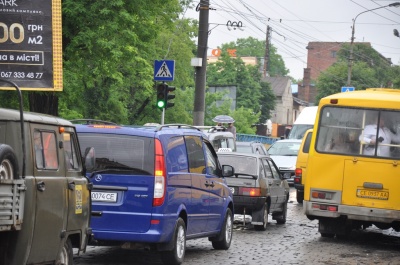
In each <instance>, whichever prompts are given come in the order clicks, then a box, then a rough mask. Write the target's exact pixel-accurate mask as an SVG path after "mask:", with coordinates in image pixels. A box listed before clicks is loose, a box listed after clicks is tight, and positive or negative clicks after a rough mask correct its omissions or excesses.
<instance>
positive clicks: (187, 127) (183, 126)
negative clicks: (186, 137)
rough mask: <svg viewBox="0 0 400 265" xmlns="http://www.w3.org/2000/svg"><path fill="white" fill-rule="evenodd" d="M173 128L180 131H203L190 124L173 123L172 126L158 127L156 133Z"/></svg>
mask: <svg viewBox="0 0 400 265" xmlns="http://www.w3.org/2000/svg"><path fill="white" fill-rule="evenodd" d="M171 127H177V128H178V129H194V130H197V131H201V130H200V129H199V128H196V127H195V126H192V125H188V124H181V123H171V124H163V125H158V126H157V127H156V130H155V131H156V132H158V131H161V130H162V129H163V128H171Z"/></svg>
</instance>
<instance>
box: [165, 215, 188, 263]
mask: <svg viewBox="0 0 400 265" xmlns="http://www.w3.org/2000/svg"><path fill="white" fill-rule="evenodd" d="M172 240H173V243H174V248H173V249H172V250H170V251H162V252H161V259H162V262H163V263H164V264H166V265H178V264H181V263H182V262H183V258H184V257H185V252H186V225H185V222H184V221H183V219H182V218H179V219H178V222H177V224H176V227H175V231H174V235H173V237H172Z"/></svg>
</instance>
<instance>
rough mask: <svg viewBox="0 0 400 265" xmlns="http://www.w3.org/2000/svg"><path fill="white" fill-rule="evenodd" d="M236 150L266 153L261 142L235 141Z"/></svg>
mask: <svg viewBox="0 0 400 265" xmlns="http://www.w3.org/2000/svg"><path fill="white" fill-rule="evenodd" d="M236 151H237V152H238V153H251V154H261V155H268V151H267V148H265V146H264V144H262V143H261V142H254V141H253V142H236Z"/></svg>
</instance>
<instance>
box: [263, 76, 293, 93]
mask: <svg viewBox="0 0 400 265" xmlns="http://www.w3.org/2000/svg"><path fill="white" fill-rule="evenodd" d="M262 81H264V82H269V83H270V84H271V88H272V90H273V91H274V94H275V96H282V95H283V94H284V93H285V90H286V88H287V87H288V86H289V87H290V86H291V80H290V77H287V76H275V77H270V76H267V77H264V78H262Z"/></svg>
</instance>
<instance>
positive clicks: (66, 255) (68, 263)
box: [57, 238, 74, 265]
mask: <svg viewBox="0 0 400 265" xmlns="http://www.w3.org/2000/svg"><path fill="white" fill-rule="evenodd" d="M57 264H60V265H73V264H74V253H73V251H72V244H71V240H70V239H69V238H68V239H67V240H66V241H65V243H64V245H63V247H62V249H61V252H60V256H59V263H57Z"/></svg>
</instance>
